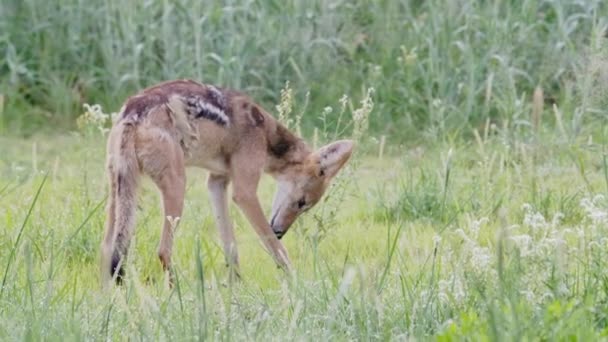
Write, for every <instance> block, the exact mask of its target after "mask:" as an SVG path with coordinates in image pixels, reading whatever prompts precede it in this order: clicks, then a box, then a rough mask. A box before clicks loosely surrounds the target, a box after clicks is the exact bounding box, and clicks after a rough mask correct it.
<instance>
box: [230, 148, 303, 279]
mask: <svg viewBox="0 0 608 342" xmlns="http://www.w3.org/2000/svg"><path fill="white" fill-rule="evenodd" d="M251 147H255V146H251ZM258 151H260V149H255V148H252V149H251V150H248V149H244V150H242V151H239V152H238V153H236V154H235V155H233V157H232V159H231V161H230V162H231V178H232V181H233V183H234V186H233V200H234V202H235V203H236V204H237V206H238V207H239V208H240V209H241V211H242V212H243V213H244V214H245V217H247V220H248V221H249V222H250V223H251V225H252V226H253V229H254V230H255V232H256V233H257V234H258V236H259V237H260V239H261V240H262V243H263V244H264V246H265V247H266V249H267V250H268V251H269V252H270V254H271V255H272V257H273V258H274V260H275V262H276V263H277V264H278V265H279V266H280V267H281V268H282V269H284V270H285V271H288V272H289V271H291V263H290V261H289V257H288V256H287V250H286V249H285V247H284V246H283V244H282V243H281V241H280V240H279V239H277V237H276V235H275V233H274V232H273V231H272V228H271V227H270V224H269V223H268V221H267V220H266V217H265V215H264V211H263V210H262V206H261V205H260V201H259V199H258V196H257V187H258V183H259V181H260V176H261V173H262V168H263V163H264V160H265V159H264V158H265V157H264V156H256V154H258V153H259V152H258ZM262 151H263V150H262Z"/></svg>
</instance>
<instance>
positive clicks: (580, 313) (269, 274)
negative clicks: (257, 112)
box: [0, 0, 608, 341]
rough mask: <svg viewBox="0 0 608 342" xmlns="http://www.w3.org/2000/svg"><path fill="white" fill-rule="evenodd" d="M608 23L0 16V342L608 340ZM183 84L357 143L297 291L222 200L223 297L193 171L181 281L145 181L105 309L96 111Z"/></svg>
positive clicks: (588, 5) (477, 4) (493, 17)
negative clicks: (234, 257) (238, 94)
mask: <svg viewBox="0 0 608 342" xmlns="http://www.w3.org/2000/svg"><path fill="white" fill-rule="evenodd" d="M607 29H608V6H606V4H604V2H603V1H592V0H588V1H582V0H581V1H565V0H564V1H559V0H553V1H550V0H545V1H541V0H524V1H498V0H497V1H473V0H457V1H447V0H429V1H415V0H395V1H388V0H386V1H384V0H380V1H363V0H362V1H324V0H323V1H322V0H315V1H303V0H289V1H227V2H225V3H224V4H219V3H217V2H213V1H194V0H166V1H144V2H140V3H138V2H121V1H118V0H96V1H89V2H85V1H81V0H65V1H61V2H53V1H48V2H43V1H41V0H23V1H17V0H0V56H3V58H2V59H0V134H1V136H0V227H1V229H0V281H1V283H0V340H9V341H12V340H28V341H29V340H61V341H65V340H207V339H209V340H273V341H274V340H338V341H342V340H439V341H454V340H486V341H502V340H515V341H521V340H584V341H590V340H605V339H607V336H608V268H607V267H606V265H605V260H607V257H608V253H607V251H608V197H607V196H606V193H607V191H608V154H607V153H608V151H607V146H606V143H607V138H608V136H607V135H608V125H606V118H607V114H608V106H607V105H608V101H606V99H607V98H608V96H607V94H608V39H607V38H606V37H605V36H606V30H607ZM180 77H188V78H193V79H197V80H201V81H206V82H211V83H216V84H220V85H226V86H229V87H232V88H236V89H241V90H244V91H247V92H248V93H250V94H251V95H252V96H253V97H254V98H256V99H257V100H258V101H259V102H260V104H262V105H263V106H264V107H265V108H267V109H268V110H270V111H272V112H273V113H274V114H276V116H277V117H278V118H280V119H281V121H282V122H284V123H286V124H288V125H289V126H290V128H292V129H293V130H294V131H297V132H298V133H299V134H301V135H302V136H304V137H305V138H306V139H307V140H308V141H310V142H311V144H315V145H317V146H319V145H321V144H322V143H324V142H327V141H330V140H332V139H335V138H339V137H350V138H354V139H356V140H357V149H356V153H355V155H354V156H353V159H352V160H351V162H350V163H349V165H348V168H347V169H346V170H345V171H344V172H343V173H342V174H341V175H340V177H339V178H338V180H337V182H336V184H335V185H334V186H333V187H332V188H331V189H330V191H329V192H328V194H327V196H326V197H325V199H324V200H323V201H322V203H319V204H318V205H317V206H316V207H315V208H314V209H313V210H312V211H311V212H310V213H308V214H306V215H305V216H303V217H301V218H300V219H299V221H298V222H297V223H296V224H295V226H294V227H293V228H292V229H291V230H290V232H289V233H288V234H287V235H286V237H285V238H283V241H284V243H285V245H286V248H287V250H288V251H289V254H290V258H291V260H292V263H293V266H294V269H295V274H294V276H293V277H288V276H286V275H285V274H284V273H283V272H282V271H281V270H279V269H277V267H276V265H275V264H274V263H273V261H272V259H271V257H270V256H269V255H268V254H267V253H266V252H265V251H264V250H263V248H262V246H261V244H260V242H259V240H258V238H257V237H256V235H255V233H254V232H253V229H252V228H251V227H250V226H249V224H248V222H247V221H246V219H245V218H244V217H243V216H242V215H241V214H240V212H239V211H238V210H237V209H236V208H234V206H233V208H232V210H231V214H232V218H233V219H234V221H235V228H236V234H237V241H238V243H239V252H240V255H241V268H242V276H243V279H242V281H240V282H230V281H228V270H227V269H226V268H225V266H224V258H223V254H222V251H221V246H220V245H219V243H218V236H217V232H216V228H215V225H214V223H213V218H212V215H211V210H210V203H209V199H208V194H207V191H206V186H205V184H206V173H205V172H204V171H201V170H196V169H192V170H189V171H188V185H187V188H188V191H187V196H186V202H185V210H184V215H183V217H182V218H181V220H180V225H179V228H178V231H177V234H176V238H175V247H174V264H175V275H176V284H175V286H174V287H173V288H170V287H169V286H168V285H167V283H166V278H165V276H164V274H163V272H162V270H161V267H160V263H159V261H158V257H157V253H156V249H157V246H158V241H159V237H160V224H161V222H162V221H161V220H162V217H161V212H160V210H159V209H160V207H159V199H158V194H157V193H156V190H155V189H154V186H153V185H152V184H151V182H149V181H146V182H144V184H143V187H142V189H141V191H140V195H139V206H140V208H139V209H138V213H137V215H138V217H137V228H136V229H137V233H136V236H135V239H134V243H133V245H132V248H131V251H130V255H129V262H128V267H127V273H128V276H127V278H126V281H125V284H124V285H123V286H121V287H115V288H111V289H109V290H106V291H102V289H101V286H100V279H99V252H100V251H99V246H100V242H101V238H102V233H103V226H104V221H105V213H104V208H105V203H106V195H107V190H106V186H107V184H106V178H105V176H104V157H105V141H106V135H107V129H108V128H109V126H110V124H111V116H112V115H111V113H113V112H115V111H117V110H118V108H119V107H120V104H121V101H123V100H124V99H125V98H126V97H127V96H128V95H130V94H131V93H132V92H134V91H136V90H137V89H141V88H143V87H145V86H147V85H150V84H153V83H155V82H158V81H160V80H166V79H174V78H180ZM85 104H87V106H85ZM94 104H98V105H99V106H94ZM273 191H274V184H273V181H272V179H271V178H270V177H265V178H264V179H263V181H262V184H261V187H260V189H259V196H260V197H261V199H262V201H263V203H264V206H265V210H266V212H268V211H269V209H270V201H271V198H272V194H273Z"/></svg>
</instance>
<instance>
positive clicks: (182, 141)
mask: <svg viewBox="0 0 608 342" xmlns="http://www.w3.org/2000/svg"><path fill="white" fill-rule="evenodd" d="M352 150H353V142H352V141H349V140H341V141H336V142H334V143H331V144H329V145H327V146H324V147H322V148H321V149H319V150H318V151H312V150H311V149H310V148H309V147H308V145H306V143H305V142H304V141H303V140H302V139H300V138H298V137H296V136H295V135H294V134H292V133H291V132H289V131H288V130H287V129H286V128H285V127H284V126H283V125H281V124H280V123H279V122H277V121H276V120H275V119H274V118H273V117H272V116H271V115H269V114H268V113H267V112H266V111H264V110H263V109H262V108H261V107H260V106H259V105H257V104H256V103H254V102H253V101H252V100H251V99H250V98H249V97H248V96H246V95H244V94H242V93H239V92H235V91H232V90H227V89H222V88H218V87H214V86H211V85H204V84H200V83H197V82H194V81H190V80H178V81H171V82H165V83H161V84H158V85H156V86H153V87H150V88H148V89H145V90H143V91H141V92H140V93H138V94H137V95H135V96H132V97H130V98H129V99H128V100H127V101H126V103H125V105H124V106H123V108H122V109H121V112H120V117H119V119H118V120H117V122H116V123H115V124H114V127H113V128H112V130H111V132H110V136H109V139H108V146H107V173H108V177H109V182H110V195H109V201H108V207H107V215H108V216H107V223H106V230H105V237H104V239H103V242H102V246H101V249H102V274H103V277H102V278H103V280H104V283H106V284H107V283H108V282H109V280H110V279H111V277H114V278H115V279H116V281H117V282H120V281H121V280H122V277H123V276H124V262H125V258H126V256H127V251H128V249H129V241H130V240H131V237H132V235H133V233H134V227H135V210H136V197H137V196H136V193H137V187H138V181H139V178H140V176H141V175H148V176H149V177H150V178H151V179H152V180H153V182H154V183H155V184H156V185H157V187H158V189H159V190H160V193H161V196H162V204H163V211H164V215H163V217H164V223H163V227H162V236H161V241H160V246H159V248H158V256H159V258H160V261H161V263H162V265H163V268H164V269H165V270H166V271H169V270H170V266H171V249H172V245H173V234H174V229H175V227H176V225H177V224H176V219H177V218H179V217H181V215H182V210H183V205H184V192H185V185H186V174H185V167H186V166H197V167H201V168H204V169H207V170H208V171H209V173H210V174H209V180H208V183H207V186H208V189H209V193H210V196H211V200H212V203H213V214H214V217H215V221H216V224H217V227H218V230H219V235H220V239H221V241H222V245H223V248H224V253H225V256H226V261H227V263H228V265H230V266H231V270H232V272H233V273H232V274H236V275H238V263H239V260H238V259H239V258H238V253H237V247H236V242H235V238H234V230H233V227H232V223H231V221H230V218H229V216H228V197H227V188H228V184H229V183H230V182H232V187H233V193H232V199H233V200H234V202H235V203H236V205H237V206H238V207H239V208H240V209H241V210H242V212H243V213H244V214H245V216H246V218H247V219H248V220H249V222H250V223H251V225H252V226H253V228H254V229H255V231H256V232H257V234H258V235H259V237H260V239H261V240H262V242H263V244H264V246H265V247H266V248H267V249H268V251H269V252H270V254H271V255H272V256H273V258H274V260H275V261H276V262H277V264H278V265H279V266H281V267H282V268H284V269H286V270H289V269H290V263H289V258H288V256H287V252H286V250H285V248H284V247H283V244H282V243H281V241H279V240H280V239H281V237H283V235H284V234H285V233H286V232H287V230H288V229H289V227H290V226H291V225H292V223H293V222H294V220H295V219H296V218H297V217H298V216H299V215H300V214H301V213H303V212H305V211H306V210H307V209H309V208H311V207H312V206H314V205H315V204H316V203H317V202H318V201H319V199H320V198H321V196H322V195H323V193H324V192H325V189H326V188H327V186H328V185H329V183H330V181H331V179H332V178H333V177H334V176H335V175H336V173H337V172H338V171H339V170H340V169H341V168H342V167H343V166H344V164H345V163H346V161H347V160H348V159H349V157H350V155H351V152H352ZM263 171H265V172H267V173H269V174H270V175H272V176H273V177H274V178H275V179H276V180H277V182H278V186H277V192H276V195H275V198H274V202H273V205H272V216H271V219H270V222H269V221H267V220H266V217H265V216H264V213H263V211H262V206H261V205H260V201H259V200H258V197H257V195H256V191H257V187H258V182H259V180H260V176H261V174H262V172H263Z"/></svg>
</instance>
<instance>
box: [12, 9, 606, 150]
mask: <svg viewBox="0 0 608 342" xmlns="http://www.w3.org/2000/svg"><path fill="white" fill-rule="evenodd" d="M607 11H608V8H607V6H605V4H604V2H603V1H600V0H588V1H577V2H568V1H542V0H526V1H444V0H431V1H412V0H399V1H336V2H331V1H303V0H289V1H253V0H244V1H230V2H227V3H219V2H217V1H199V0H171V1H145V2H129V3H125V2H124V1H119V0H94V1H81V0H66V1H61V2H57V1H42V0H25V1H22V0H2V3H1V6H0V32H1V34H0V55H2V57H3V58H2V59H0V93H2V94H3V95H5V97H6V101H5V109H4V111H3V112H1V113H0V115H1V118H0V123H1V124H0V127H1V128H3V129H4V130H5V131H8V130H10V131H12V132H24V133H27V132H33V131H35V130H39V129H44V128H48V127H51V129H56V128H66V127H67V128H71V127H73V122H74V119H75V118H76V117H77V116H78V115H79V114H80V110H81V106H82V104H83V103H99V104H101V105H103V107H104V108H106V109H107V110H108V111H110V112H111V111H115V110H116V109H118V108H119V106H120V103H121V102H122V101H123V100H124V99H125V98H126V96H128V95H129V94H131V93H132V92H134V91H136V90H137V89H140V88H142V87H145V86H148V85H151V84H153V83H155V82H158V81H161V80H167V79H174V78H180V77H188V78H193V79H197V80H201V81H206V82H212V83H216V84H221V85H226V86H229V87H233V88H236V89H241V90H245V91H248V92H250V93H251V94H252V95H253V96H254V97H255V98H256V99H258V100H259V101H260V102H262V103H263V104H264V105H266V107H267V108H269V109H273V108H274V104H276V103H278V102H279V96H280V94H279V90H280V89H281V88H282V87H283V85H284V84H285V82H286V81H290V82H291V85H292V88H293V89H297V92H296V94H294V95H295V96H296V97H297V98H298V99H299V100H300V102H304V100H303V99H304V98H305V94H306V93H307V92H310V99H312V101H311V102H310V105H309V106H308V108H307V111H306V113H305V115H304V116H303V118H302V122H303V124H304V128H305V130H306V132H307V133H308V134H311V133H312V132H311V131H310V130H311V129H312V127H313V126H315V125H318V124H319V120H320V116H321V113H322V111H323V108H325V106H328V105H332V104H333V103H334V102H335V100H336V99H338V98H340V97H341V96H342V94H344V93H346V94H353V95H357V96H358V95H359V94H360V93H362V92H364V91H365V89H366V88H369V87H374V88H375V89H376V94H377V97H376V102H377V107H376V113H375V116H374V119H373V120H371V121H370V124H371V129H372V131H373V132H382V133H384V134H388V135H389V136H391V137H393V139H397V140H400V141H404V140H408V139H411V138H416V137H419V136H420V134H419V132H425V133H426V134H427V135H429V136H431V137H433V138H436V137H440V136H443V134H444V133H450V132H451V133H456V134H465V135H468V134H470V129H471V128H476V127H478V125H480V124H483V123H484V122H485V120H486V119H488V118H489V119H490V120H491V121H492V122H497V123H499V124H502V123H503V122H508V124H509V125H521V124H522V123H525V122H527V121H528V118H527V111H528V109H529V106H528V104H527V103H528V102H529V100H528V99H529V98H530V96H531V94H532V90H533V89H534V88H535V87H536V86H537V85H540V86H541V88H542V89H543V90H544V91H545V95H546V96H545V99H546V100H547V101H548V102H549V103H553V102H555V103H557V104H558V105H559V106H560V107H562V106H566V107H567V108H565V109H567V110H566V111H565V115H566V118H565V119H567V120H569V119H570V118H574V119H575V120H579V119H580V118H578V117H579V116H580V117H584V116H585V115H586V114H587V113H595V114H598V112H597V111H598V110H599V113H600V114H602V115H605V109H604V108H606V107H605V106H603V107H595V106H592V105H593V103H591V102H589V103H585V104H584V105H583V107H581V108H580V110H579V112H580V113H578V114H575V107H571V106H572V105H573V104H572V103H570V102H569V101H570V100H571V99H572V96H575V95H576V96H578V95H577V94H579V93H581V92H582V93H588V94H591V90H592V89H591V88H595V89H596V90H597V87H595V86H597V82H595V81H594V80H595V79H597V78H596V77H595V76H597V73H598V71H599V72H600V73H602V72H604V71H602V70H605V69H606V68H605V63H604V62H603V61H604V60H605V58H598V57H597V56H598V55H597V54H596V53H597V52H598V51H599V50H598V49H600V48H601V45H605V44H604V43H602V42H601V39H603V38H601V36H602V33H603V32H602V30H603V29H604V28H605V25H606V20H605V16H606V14H607ZM599 56H601V55H599ZM581 75H589V77H584V76H583V78H584V79H585V82H581V83H578V84H580V85H583V86H582V87H577V86H575V84H577V83H576V82H578V80H579V78H580V77H581ZM594 75H595V76H594ZM579 95H580V94H579ZM595 95H599V94H597V92H596V94H595ZM594 97H595V98H604V97H603V96H600V97H598V96H594ZM337 119H338V118H337V113H336V112H334V113H333V114H332V113H330V114H329V123H330V125H335V124H336V121H337Z"/></svg>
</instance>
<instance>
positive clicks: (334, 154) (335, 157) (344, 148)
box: [314, 140, 355, 178]
mask: <svg viewBox="0 0 608 342" xmlns="http://www.w3.org/2000/svg"><path fill="white" fill-rule="evenodd" d="M354 146H355V143H354V142H353V141H352V140H338V141H334V142H333V143H331V144H329V145H325V146H323V147H321V148H320V149H319V150H318V151H316V152H315V153H314V156H315V158H316V160H317V162H318V163H319V176H321V177H325V178H331V177H333V176H335V175H336V174H337V173H338V171H340V169H341V168H342V167H343V166H344V164H346V162H347V161H348V158H350V155H351V154H352V152H353V147H354Z"/></svg>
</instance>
